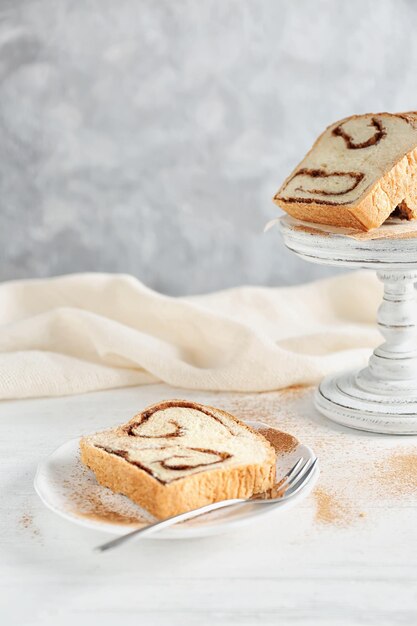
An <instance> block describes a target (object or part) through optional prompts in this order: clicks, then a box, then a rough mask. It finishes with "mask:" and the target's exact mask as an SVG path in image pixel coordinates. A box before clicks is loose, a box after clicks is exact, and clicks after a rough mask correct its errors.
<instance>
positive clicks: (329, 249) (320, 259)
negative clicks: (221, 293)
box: [280, 216, 417, 435]
mask: <svg viewBox="0 0 417 626" xmlns="http://www.w3.org/2000/svg"><path fill="white" fill-rule="evenodd" d="M320 229H321V230H318V229H317V230H316V229H315V227H314V225H313V224H306V223H305V222H299V221H298V220H295V219H293V218H291V217H289V216H285V217H283V218H281V219H280V230H281V233H282V235H283V237H284V242H285V245H286V246H287V248H289V249H290V250H292V251H293V252H294V253H295V254H297V255H298V256H300V257H301V258H303V259H305V260H306V261H311V262H312V263H322V264H324V265H337V266H342V267H355V268H366V269H373V270H376V271H377V276H378V278H379V279H380V280H381V281H382V282H383V284H384V297H383V301H382V304H381V306H380V307H379V309H378V326H379V329H380V331H381V333H382V335H383V337H384V338H385V343H383V344H382V345H381V346H379V347H378V348H376V349H375V350H374V353H373V354H372V356H371V357H370V359H369V364H368V366H367V367H366V368H365V369H362V370H357V371H353V372H352V371H349V372H345V373H342V374H340V373H339V374H336V375H332V376H327V377H326V378H324V379H323V381H322V382H321V383H320V385H319V387H318V389H317V391H316V394H315V405H316V407H317V408H318V410H319V411H320V412H321V413H323V414H324V415H325V416H326V417H328V418H329V419H331V420H333V421H335V422H338V423H339V424H343V425H344V426H350V427H352V428H358V429H360V430H367V431H373V432H376V433H391V434H398V435H400V434H402V435H411V434H417V307H416V300H415V289H414V283H415V282H416V281H417V237H416V236H415V233H414V236H413V234H412V233H410V234H409V235H408V236H406V237H405V238H394V239H384V238H380V239H371V240H356V239H353V238H352V237H349V236H347V235H346V234H340V232H343V231H340V230H339V232H337V231H338V229H334V228H331V227H328V228H326V227H323V226H320Z"/></svg>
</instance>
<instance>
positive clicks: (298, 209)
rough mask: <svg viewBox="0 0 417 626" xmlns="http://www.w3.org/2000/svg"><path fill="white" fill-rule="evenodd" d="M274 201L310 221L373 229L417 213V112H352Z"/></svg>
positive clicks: (320, 143)
mask: <svg viewBox="0 0 417 626" xmlns="http://www.w3.org/2000/svg"><path fill="white" fill-rule="evenodd" d="M274 201H275V202H276V204H278V205H279V206H280V207H281V208H282V209H283V210H284V211H286V212H287V213H289V214H290V215H292V216H293V217H295V218H297V219H300V220H304V221H307V222H317V223H321V224H330V225H333V226H345V227H349V228H356V229H358V230H370V229H371V228H377V227H378V226H380V225H381V224H382V223H383V222H384V221H385V220H386V219H387V217H389V215H390V214H391V213H393V212H394V211H396V212H397V213H399V214H400V216H401V217H404V218H406V219H415V218H416V217H417V112H416V111H412V112H410V113H368V114H366V115H353V116H352V117H347V118H346V119H343V120H341V121H339V122H336V123H334V124H332V125H331V126H329V127H328V128H327V129H326V130H325V131H324V133H323V134H322V135H320V137H319V138H318V139H317V141H316V142H315V144H314V145H313V147H312V148H311V150H310V151H309V152H308V153H307V155H306V156H305V158H304V159H303V160H302V161H301V163H300V164H299V165H297V167H296V168H295V170H294V171H293V172H292V173H291V174H290V176H289V177H288V178H287V179H286V180H285V182H284V183H283V185H282V187H281V188H280V190H279V191H278V192H277V194H276V195H275V197H274Z"/></svg>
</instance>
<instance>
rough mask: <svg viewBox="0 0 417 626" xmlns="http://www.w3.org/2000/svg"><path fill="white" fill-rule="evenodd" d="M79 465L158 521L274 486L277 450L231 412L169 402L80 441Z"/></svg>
mask: <svg viewBox="0 0 417 626" xmlns="http://www.w3.org/2000/svg"><path fill="white" fill-rule="evenodd" d="M80 448H81V460H82V462H83V463H84V464H85V465H86V466H87V467H89V468H90V469H91V470H93V472H94V474H95V476H96V478H97V480H98V482H99V483H100V484H101V485H104V486H105V487H109V488H110V489H111V490H112V491H115V492H116V493H122V494H124V495H126V496H128V497H129V498H130V499H131V500H133V502H136V503H137V504H139V505H140V506H142V507H143V508H145V509H147V510H148V511H149V512H150V513H152V515H154V516H155V517H157V518H160V519H162V518H166V517H169V516H171V515H176V514H177V513H182V512H184V511H189V510H192V509H195V508H197V507H200V506H204V505H206V504H210V503H212V502H217V501H219V500H225V499H229V498H249V497H250V496H252V495H253V494H255V493H260V492H263V491H266V490H267V489H270V488H271V487H272V486H273V484H274V482H275V462H276V453H275V450H274V448H273V446H272V445H271V444H270V443H269V442H268V441H267V440H266V439H265V437H263V436H262V435H260V434H258V433H257V432H256V431H255V430H253V429H252V428H250V427H249V426H247V425H246V424H244V423H243V422H241V421H239V420H238V419H236V418H235V417H233V415H230V414H229V413H226V412H225V411H221V410H219V409H216V408H214V407H209V406H204V405H202V404H196V403H195V402H189V401H187V400H167V401H166V402H160V403H158V404H154V405H152V406H150V407H148V408H147V409H145V410H144V411H142V412H141V413H138V414H137V415H135V417H133V418H132V419H131V420H130V421H129V422H128V423H127V424H124V425H123V426H119V427H118V428H114V429H112V430H106V431H104V432H100V433H97V434H94V435H90V436H87V437H83V438H82V439H81V441H80Z"/></svg>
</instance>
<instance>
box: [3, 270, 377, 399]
mask: <svg viewBox="0 0 417 626" xmlns="http://www.w3.org/2000/svg"><path fill="white" fill-rule="evenodd" d="M381 295H382V288H381V285H380V284H379V283H378V281H377V279H376V278H375V276H374V274H373V273H367V272H357V273H354V274H347V275H343V276H338V277H336V278H331V279H326V280H321V281H318V282H315V283H309V284H306V285H301V286H296V287H280V288H264V287H238V288H234V289H228V290H225V291H220V292H218V293H212V294H209V295H202V296H193V297H183V298H173V297H169V296H165V295H161V294H159V293H156V292H155V291H152V290H151V289H149V288H147V287H146V286H145V285H143V284H142V283H141V282H139V281H138V280H136V279H135V278H133V277H132V276H127V275H114V274H74V275H69V276H62V277H58V278H50V279H42V280H21V281H13V282H7V283H3V284H1V285H0V398H1V399H6V398H25V397H34V396H57V395H63V394H73V393H80V392H86V391H93V390H99V389H108V388H111V387H122V386H128V385H140V384H144V383H150V382H156V381H164V382H166V383H169V384H170V385H173V386H178V387H183V388H186V389H213V390H231V391H268V390H273V389H279V388H282V387H286V386H289V385H299V384H301V385H303V384H308V383H315V382H317V381H318V380H319V379H320V378H321V377H322V376H323V375H325V374H327V373H329V372H333V371H335V370H338V369H344V368H350V367H356V366H358V365H364V364H365V363H366V359H367V357H368V356H369V353H370V349H371V348H373V347H374V346H375V345H377V344H378V343H379V342H381V337H380V335H379V333H378V330H377V327H376V325H375V316H376V309H377V306H378V304H379V302H380V299H381Z"/></svg>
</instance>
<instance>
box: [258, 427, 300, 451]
mask: <svg viewBox="0 0 417 626" xmlns="http://www.w3.org/2000/svg"><path fill="white" fill-rule="evenodd" d="M258 433H260V434H261V435H263V436H264V437H265V439H267V440H268V441H269V443H270V444H271V445H273V446H274V448H275V450H276V452H277V454H288V453H289V452H291V451H292V450H294V448H295V447H296V446H297V444H298V440H297V439H296V438H295V437H293V436H292V435H289V434H288V433H283V432H281V431H280V430H276V429H275V428H260V429H259V430H258Z"/></svg>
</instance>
